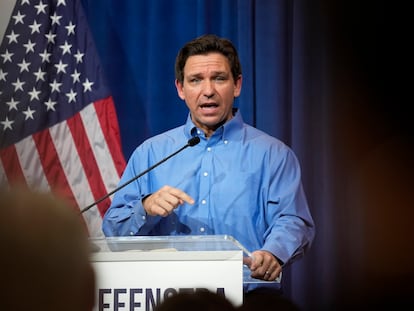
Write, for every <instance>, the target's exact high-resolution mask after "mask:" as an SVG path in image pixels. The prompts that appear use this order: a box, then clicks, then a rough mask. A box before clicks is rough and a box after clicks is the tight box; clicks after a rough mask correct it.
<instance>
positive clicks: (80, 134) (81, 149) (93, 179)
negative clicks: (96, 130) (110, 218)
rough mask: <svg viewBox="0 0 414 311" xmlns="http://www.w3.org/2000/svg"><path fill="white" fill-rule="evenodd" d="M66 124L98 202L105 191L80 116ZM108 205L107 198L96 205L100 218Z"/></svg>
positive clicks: (74, 117) (108, 200)
mask: <svg viewBox="0 0 414 311" xmlns="http://www.w3.org/2000/svg"><path fill="white" fill-rule="evenodd" d="M67 124H68V127H69V129H70V131H71V133H72V136H73V140H74V142H75V145H76V149H77V151H78V153H79V158H80V161H81V163H82V166H83V170H84V172H85V175H86V177H87V179H88V183H89V186H90V189H91V191H92V194H93V197H94V198H95V200H98V199H100V198H101V197H103V196H104V195H105V194H106V193H107V191H106V187H105V185H104V183H103V181H102V176H101V172H100V171H99V168H98V165H97V163H96V159H95V156H94V154H93V152H92V147H91V145H90V142H89V140H88V137H87V135H86V131H85V127H84V124H83V122H82V119H81V117H80V114H79V113H78V114H76V115H75V116H73V117H72V118H70V119H68V120H67ZM91 203H92V202H91ZM110 204H111V201H110V199H109V198H107V199H106V200H104V201H102V202H101V203H99V204H98V209H99V212H100V214H101V216H103V214H104V213H105V211H106V209H107V208H108V206H109V205H110ZM81 208H82V207H81Z"/></svg>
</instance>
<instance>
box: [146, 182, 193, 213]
mask: <svg viewBox="0 0 414 311" xmlns="http://www.w3.org/2000/svg"><path fill="white" fill-rule="evenodd" d="M184 202H187V203H188V204H194V199H193V198H192V197H190V196H189V195H188V194H187V193H185V192H184V191H182V190H180V189H177V188H173V187H170V186H164V187H162V188H161V189H159V190H158V191H156V192H154V193H153V194H151V195H149V196H147V197H146V198H145V199H144V201H143V202H142V204H143V206H144V209H145V211H146V212H147V214H148V215H150V216H156V215H159V216H162V217H166V216H168V215H169V214H171V213H172V212H173V211H174V209H176V208H177V207H178V206H180V205H182V204H184Z"/></svg>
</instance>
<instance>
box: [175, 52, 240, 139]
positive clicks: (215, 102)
mask: <svg viewBox="0 0 414 311" xmlns="http://www.w3.org/2000/svg"><path fill="white" fill-rule="evenodd" d="M241 84H242V77H241V76H239V77H238V78H237V80H236V81H234V79H233V76H232V74H231V69H230V65H229V62H228V60H227V58H226V57H225V56H223V55H222V54H220V53H209V54H206V55H194V56H190V57H189V58H188V59H187V62H186V64H185V66H184V81H183V84H181V83H180V82H178V81H176V82H175V85H176V87H177V92H178V96H179V97H180V98H181V99H182V100H184V101H185V102H186V104H187V106H188V109H190V112H191V117H192V120H193V122H194V124H195V125H196V126H197V127H199V128H200V129H202V130H203V131H204V133H205V134H206V136H207V137H208V136H210V135H211V134H212V133H213V132H214V131H215V130H216V129H217V128H218V127H219V126H220V125H222V124H223V123H225V122H226V121H228V120H230V119H231V118H232V116H233V115H232V109H233V102H234V98H235V97H238V96H239V95H240V91H241Z"/></svg>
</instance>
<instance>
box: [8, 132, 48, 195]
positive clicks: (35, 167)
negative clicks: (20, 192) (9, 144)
mask: <svg viewBox="0 0 414 311" xmlns="http://www.w3.org/2000/svg"><path fill="white" fill-rule="evenodd" d="M15 148H16V153H17V156H18V159H19V162H20V167H21V169H22V172H23V175H24V177H25V180H26V183H27V185H28V186H29V187H30V188H32V189H36V190H41V191H49V190H50V187H49V183H48V181H47V179H46V175H45V173H44V171H43V166H42V162H41V161H40V157H39V152H38V150H37V148H36V144H35V142H34V141H33V138H32V136H29V137H26V138H24V139H22V140H21V141H19V142H18V143H16V144H15Z"/></svg>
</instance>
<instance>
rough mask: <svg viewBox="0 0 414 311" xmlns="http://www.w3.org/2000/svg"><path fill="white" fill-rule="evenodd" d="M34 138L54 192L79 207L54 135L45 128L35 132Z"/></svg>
mask: <svg viewBox="0 0 414 311" xmlns="http://www.w3.org/2000/svg"><path fill="white" fill-rule="evenodd" d="M33 140H34V142H35V144H36V148H37V150H38V152H39V157H40V161H41V163H42V167H43V171H44V172H45V175H46V179H47V181H48V183H49V185H50V187H51V189H52V190H53V192H55V193H56V194H57V195H59V196H61V197H63V198H65V199H66V200H67V201H68V202H69V203H71V204H72V205H73V206H74V207H78V204H77V202H76V199H75V196H74V195H73V193H72V190H71V187H70V185H69V183H68V180H67V178H66V175H65V173H64V170H63V167H62V164H61V163H60V161H59V156H58V153H57V151H56V148H55V145H54V143H53V140H52V137H51V136H50V133H49V130H44V131H41V132H39V133H36V134H34V135H33Z"/></svg>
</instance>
